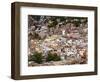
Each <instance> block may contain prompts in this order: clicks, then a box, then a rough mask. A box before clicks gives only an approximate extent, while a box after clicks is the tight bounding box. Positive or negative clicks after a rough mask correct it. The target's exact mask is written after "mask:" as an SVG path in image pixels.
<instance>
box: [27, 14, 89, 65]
mask: <svg viewBox="0 0 100 82" xmlns="http://www.w3.org/2000/svg"><path fill="white" fill-rule="evenodd" d="M87 43H88V19H87V18H86V17H65V16H38V15H28V66H53V65H54V66H55V65H72V64H87V61H88V51H87V50H88V44H87Z"/></svg>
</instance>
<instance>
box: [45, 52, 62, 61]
mask: <svg viewBox="0 0 100 82" xmlns="http://www.w3.org/2000/svg"><path fill="white" fill-rule="evenodd" d="M60 60H61V58H60V56H58V55H57V54H56V53H54V54H52V53H48V56H47V58H46V61H60Z"/></svg>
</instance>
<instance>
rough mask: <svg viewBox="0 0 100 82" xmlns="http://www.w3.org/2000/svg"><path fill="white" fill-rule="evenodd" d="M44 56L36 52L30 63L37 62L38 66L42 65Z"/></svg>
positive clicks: (30, 58)
mask: <svg viewBox="0 0 100 82" xmlns="http://www.w3.org/2000/svg"><path fill="white" fill-rule="evenodd" d="M42 59H43V56H42V53H38V52H34V53H33V55H31V56H30V57H29V61H35V62H36V63H38V64H41V63H42V62H43V60H42Z"/></svg>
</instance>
